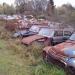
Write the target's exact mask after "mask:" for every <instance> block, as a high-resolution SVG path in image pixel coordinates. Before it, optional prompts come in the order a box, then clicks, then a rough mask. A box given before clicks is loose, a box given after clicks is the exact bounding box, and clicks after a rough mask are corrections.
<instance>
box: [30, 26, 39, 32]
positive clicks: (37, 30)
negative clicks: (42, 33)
mask: <svg viewBox="0 0 75 75" xmlns="http://www.w3.org/2000/svg"><path fill="white" fill-rule="evenodd" d="M39 30H40V28H39V27H38V26H32V27H31V28H30V29H29V31H32V32H39Z"/></svg>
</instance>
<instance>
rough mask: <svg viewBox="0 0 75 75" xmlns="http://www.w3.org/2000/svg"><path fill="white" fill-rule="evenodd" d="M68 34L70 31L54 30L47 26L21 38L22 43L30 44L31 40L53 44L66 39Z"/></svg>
mask: <svg viewBox="0 0 75 75" xmlns="http://www.w3.org/2000/svg"><path fill="white" fill-rule="evenodd" d="M66 32H67V33H66ZM70 35H71V32H70V31H55V30H52V29H49V28H41V30H40V31H39V33H38V34H37V35H33V36H29V37H26V38H23V39H22V43H23V44H26V45H30V44H32V42H34V41H38V42H44V44H45V45H54V44H58V43H61V42H64V41H66V40H67V39H68V38H69V37H70Z"/></svg>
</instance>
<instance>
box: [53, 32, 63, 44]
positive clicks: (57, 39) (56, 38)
mask: <svg viewBox="0 0 75 75" xmlns="http://www.w3.org/2000/svg"><path fill="white" fill-rule="evenodd" d="M61 42H63V31H55V34H54V37H53V43H54V45H55V44H59V43H61Z"/></svg>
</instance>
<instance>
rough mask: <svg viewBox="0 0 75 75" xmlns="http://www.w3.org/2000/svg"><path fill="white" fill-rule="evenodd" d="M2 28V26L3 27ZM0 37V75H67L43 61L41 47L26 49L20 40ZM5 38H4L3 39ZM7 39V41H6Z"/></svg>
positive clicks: (34, 46) (33, 46) (32, 46)
mask: <svg viewBox="0 0 75 75" xmlns="http://www.w3.org/2000/svg"><path fill="white" fill-rule="evenodd" d="M1 26H2V25H1ZM2 32H3V35H1V36H0V75H66V74H65V72H64V70H63V69H61V68H60V67H57V66H56V65H53V64H46V63H44V61H43V60H42V56H41V52H42V47H41V46H40V45H36V44H34V45H31V46H29V47H26V46H24V45H22V44H21V43H20V40H19V39H12V38H11V37H10V36H9V32H7V34H8V36H4V35H5V29H4V30H3V29H2V31H1V33H2ZM1 37H3V38H1ZM5 38H7V39H5Z"/></svg>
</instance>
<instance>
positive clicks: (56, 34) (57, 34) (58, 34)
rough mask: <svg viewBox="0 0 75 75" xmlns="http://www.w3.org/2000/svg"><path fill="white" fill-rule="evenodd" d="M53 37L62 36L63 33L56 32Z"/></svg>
mask: <svg viewBox="0 0 75 75" xmlns="http://www.w3.org/2000/svg"><path fill="white" fill-rule="evenodd" d="M55 36H63V31H56V32H55Z"/></svg>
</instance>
